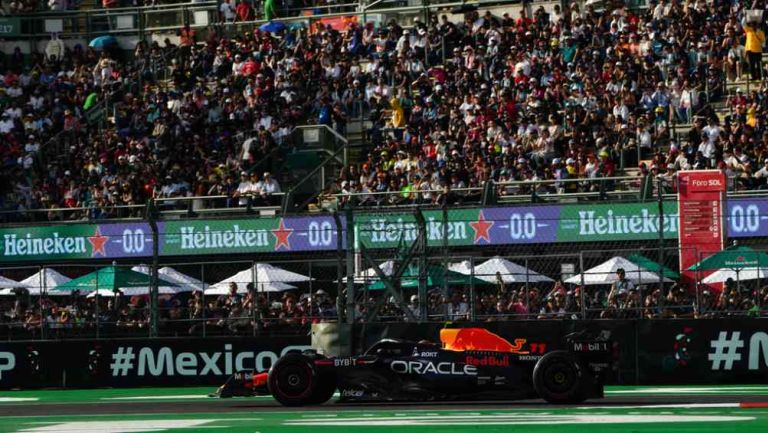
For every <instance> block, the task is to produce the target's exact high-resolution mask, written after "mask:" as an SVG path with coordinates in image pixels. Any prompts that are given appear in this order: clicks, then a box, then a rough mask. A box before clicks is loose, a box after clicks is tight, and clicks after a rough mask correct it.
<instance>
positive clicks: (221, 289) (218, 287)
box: [204, 281, 296, 295]
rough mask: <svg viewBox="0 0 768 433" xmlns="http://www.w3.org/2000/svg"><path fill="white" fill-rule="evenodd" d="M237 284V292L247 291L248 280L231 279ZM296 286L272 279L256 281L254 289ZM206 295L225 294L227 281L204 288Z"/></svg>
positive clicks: (282, 288) (267, 290)
mask: <svg viewBox="0 0 768 433" xmlns="http://www.w3.org/2000/svg"><path fill="white" fill-rule="evenodd" d="M232 282H233V283H235V284H237V293H240V294H244V293H248V283H250V281H232ZM295 288H296V286H292V285H290V284H286V283H281V282H279V281H273V282H271V283H258V284H257V285H256V291H258V292H284V291H286V290H291V289H295ZM204 293H205V294H206V295H226V294H228V293H229V282H227V283H226V284H225V283H224V281H221V282H219V283H216V284H214V285H212V286H211V287H209V288H207V289H205V292H204Z"/></svg>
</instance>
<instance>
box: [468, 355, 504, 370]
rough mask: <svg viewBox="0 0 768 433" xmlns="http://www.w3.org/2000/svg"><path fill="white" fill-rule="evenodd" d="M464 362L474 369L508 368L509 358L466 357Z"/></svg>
mask: <svg viewBox="0 0 768 433" xmlns="http://www.w3.org/2000/svg"><path fill="white" fill-rule="evenodd" d="M464 362H465V363H466V364H468V365H474V366H475V367H509V356H472V355H468V356H467V357H466V358H465V359H464Z"/></svg>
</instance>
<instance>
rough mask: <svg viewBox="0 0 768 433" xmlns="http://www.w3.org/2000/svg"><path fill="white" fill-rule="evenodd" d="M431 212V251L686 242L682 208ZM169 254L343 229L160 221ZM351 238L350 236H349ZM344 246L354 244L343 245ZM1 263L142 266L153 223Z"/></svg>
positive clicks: (756, 208) (48, 237)
mask: <svg viewBox="0 0 768 433" xmlns="http://www.w3.org/2000/svg"><path fill="white" fill-rule="evenodd" d="M726 204H727V206H725V208H727V212H726V221H725V226H726V228H727V233H728V236H729V237H732V238H739V237H757V236H768V199H752V198H748V199H731V200H729V201H727V203H726ZM447 216H448V218H447V224H445V227H444V222H443V212H442V211H441V210H427V211H424V217H425V219H426V223H427V235H428V238H429V245H430V246H433V247H439V246H442V245H443V237H444V236H445V237H446V242H447V243H448V245H450V246H471V245H477V246H485V245H509V244H541V243H555V242H563V243H566V242H601V241H624V240H655V239H657V238H658V235H659V225H661V228H662V229H663V230H664V237H665V238H667V239H677V238H678V229H679V227H678V212H677V202H674V201H670V202H665V204H664V215H663V218H662V219H661V221H659V210H658V203H656V202H649V203H630V204H621V203H616V204H592V205H588V204H569V205H552V206H547V205H531V206H517V207H496V208H467V209H450V210H448V211H447ZM354 225H355V240H356V242H358V243H359V244H362V245H365V246H366V247H368V248H395V247H397V246H398V245H400V244H401V242H402V243H404V244H408V243H410V242H412V241H413V240H414V239H416V236H417V226H416V221H415V218H414V216H413V214H412V213H410V212H403V213H380V214H377V213H367V212H359V213H355V215H354ZM158 230H159V241H160V245H159V246H158V248H159V251H160V254H161V255H162V256H183V255H201V254H206V255H212V254H231V253H245V254H247V253H284V252H296V251H299V252H300V251H331V250H335V249H336V248H337V245H338V236H339V233H338V230H337V227H336V223H335V221H334V220H333V218H332V217H331V216H328V215H318V216H307V217H285V218H242V219H229V220H176V221H166V222H161V223H158ZM343 235H344V230H342V237H343ZM342 245H343V246H344V247H346V241H345V240H344V239H343V238H342ZM0 253H2V256H0V262H2V263H9V262H35V261H65V260H90V259H123V258H144V257H150V256H151V255H152V231H151V229H150V227H149V224H147V223H117V222H116V223H101V224H69V225H52V226H34V227H16V228H3V229H0Z"/></svg>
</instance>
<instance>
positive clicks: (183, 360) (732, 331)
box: [0, 319, 768, 389]
mask: <svg viewBox="0 0 768 433" xmlns="http://www.w3.org/2000/svg"><path fill="white" fill-rule="evenodd" d="M765 325H766V324H765V321H764V320H760V319H718V320H674V321H673V320H670V321H649V320H591V321H545V322H542V321H511V322H491V323H475V324H474V326H482V327H485V328H487V329H489V330H490V331H492V332H495V333H497V334H499V335H500V336H502V337H504V338H506V339H508V340H524V344H523V346H522V349H521V350H523V351H527V352H529V353H530V354H534V353H536V354H537V353H544V352H547V351H551V350H556V349H562V348H564V336H565V335H567V334H568V333H571V332H577V331H587V332H588V333H590V334H593V335H603V336H604V337H606V338H609V339H610V341H612V342H613V353H614V358H615V368H614V370H613V371H611V372H609V374H608V377H607V379H608V383H609V384H643V385H653V384H667V385H689V384H712V385H714V384H724V383H731V384H735V383H763V381H764V378H765V377H766V374H767V373H768V332H766V331H765V329H766V326H765ZM318 326H320V327H322V334H323V336H324V338H323V339H315V340H316V341H320V340H325V341H329V342H334V344H339V345H341V346H344V350H350V349H351V350H350V353H361V352H362V351H363V350H364V349H365V348H367V347H369V346H370V345H371V344H373V343H374V342H376V341H378V340H379V339H381V338H404V339H410V340H421V339H431V340H435V341H437V340H438V335H439V331H440V329H441V328H442V327H443V326H445V325H444V324H441V323H431V324H411V323H402V322H401V323H388V324H387V323H368V324H354V325H339V324H331V323H325V324H322V325H315V326H314V328H313V332H312V334H315V333H320V332H321V330H320V329H319V328H317V327H318ZM302 329H303V332H301V333H297V334H293V335H288V336H287V335H280V336H264V337H258V338H252V337H248V338H232V337H224V338H172V339H156V340H146V339H141V340H139V339H126V340H120V339H110V340H69V341H35V342H29V341H27V342H13V343H0V389H13V388H24V389H30V388H41V387H62V388H64V387H138V386H187V385H189V386H192V385H197V386H199V385H211V386H215V385H219V384H221V383H223V381H224V380H225V379H226V377H227V376H228V375H229V374H231V373H233V372H235V371H237V370H244V369H245V370H248V369H254V368H255V369H257V370H266V369H268V368H269V367H270V366H271V365H272V363H273V362H274V361H275V360H277V359H278V357H279V356H281V355H282V354H284V353H286V352H287V351H289V350H302V349H305V348H308V347H309V346H310V337H309V336H308V331H309V329H308V328H306V327H305V328H302ZM333 334H337V335H339V336H344V338H343V340H344V341H342V338H337V339H334V338H330V337H329V336H331V335H333ZM347 340H348V342H347ZM350 346H351V347H350ZM320 349H321V350H323V348H320ZM326 349H334V348H326ZM335 349H338V348H335ZM64 351H66V353H67V356H66V357H62V356H61V353H64ZM332 351H334V352H335V353H340V352H339V351H338V350H332ZM342 354H343V352H342Z"/></svg>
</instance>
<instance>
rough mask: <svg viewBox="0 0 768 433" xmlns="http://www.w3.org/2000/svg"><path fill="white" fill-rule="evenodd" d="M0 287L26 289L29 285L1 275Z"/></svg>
mask: <svg viewBox="0 0 768 433" xmlns="http://www.w3.org/2000/svg"><path fill="white" fill-rule="evenodd" d="M0 287H1V288H4V289H25V288H27V285H26V284H24V283H20V282H18V281H13V280H12V279H10V278H5V277H0Z"/></svg>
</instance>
